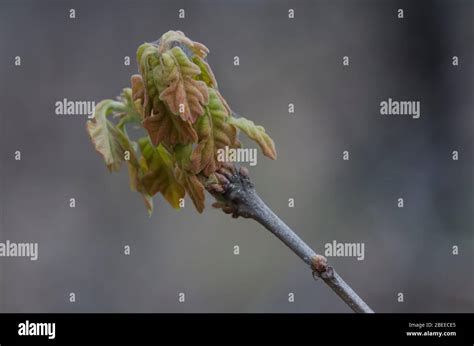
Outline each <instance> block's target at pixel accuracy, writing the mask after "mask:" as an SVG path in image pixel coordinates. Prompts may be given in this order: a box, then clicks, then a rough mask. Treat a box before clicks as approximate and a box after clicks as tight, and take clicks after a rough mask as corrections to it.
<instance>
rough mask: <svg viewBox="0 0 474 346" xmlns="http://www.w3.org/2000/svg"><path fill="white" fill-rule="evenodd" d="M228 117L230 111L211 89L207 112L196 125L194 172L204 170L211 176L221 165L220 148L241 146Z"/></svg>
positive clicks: (206, 174) (205, 173)
mask: <svg viewBox="0 0 474 346" xmlns="http://www.w3.org/2000/svg"><path fill="white" fill-rule="evenodd" d="M228 117H229V113H228V111H227V109H226V108H225V107H224V105H223V104H222V102H221V100H220V98H219V97H218V95H217V93H216V91H215V90H214V89H209V104H208V105H207V106H206V111H205V114H204V116H202V117H200V118H199V119H198V121H197V122H196V124H195V126H194V127H195V129H196V132H197V133H198V136H199V142H198V145H197V146H196V148H195V149H194V151H193V153H192V156H191V162H192V166H193V170H194V173H196V174H198V173H200V172H203V173H204V175H205V176H209V175H210V174H212V173H214V172H215V171H216V170H217V169H218V168H219V166H220V165H221V163H219V162H218V161H217V151H218V150H219V149H225V147H229V148H236V147H239V146H240V144H239V141H238V140H237V130H236V128H235V127H234V126H232V125H230V124H229V123H228V122H227V121H226V119H227V118H228Z"/></svg>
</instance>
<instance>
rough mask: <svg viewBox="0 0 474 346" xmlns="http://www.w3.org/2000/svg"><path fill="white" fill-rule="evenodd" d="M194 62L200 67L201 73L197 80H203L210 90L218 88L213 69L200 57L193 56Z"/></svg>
mask: <svg viewBox="0 0 474 346" xmlns="http://www.w3.org/2000/svg"><path fill="white" fill-rule="evenodd" d="M193 62H194V63H195V64H196V65H197V66H198V67H199V69H200V70H201V73H200V74H199V75H198V76H197V79H199V80H202V81H203V82H204V83H206V85H207V86H208V87H210V88H217V81H216V78H215V77H214V73H213V72H212V70H211V67H210V66H209V64H208V63H207V61H206V60H204V58H201V57H200V56H193Z"/></svg>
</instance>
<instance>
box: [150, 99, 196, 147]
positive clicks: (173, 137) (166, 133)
mask: <svg viewBox="0 0 474 346" xmlns="http://www.w3.org/2000/svg"><path fill="white" fill-rule="evenodd" d="M154 108H155V110H154V111H153V113H152V114H151V116H149V117H147V118H145V120H144V121H143V127H144V128H145V129H146V130H147V132H148V135H149V136H150V139H151V141H152V143H153V145H155V146H157V145H159V144H160V143H161V142H164V143H165V144H169V145H175V144H177V143H182V144H188V143H195V142H197V141H198V135H197V133H196V131H195V130H194V129H193V127H192V125H191V124H190V123H189V122H188V121H183V120H181V119H180V118H178V117H176V116H175V115H173V114H170V112H169V111H168V110H167V109H166V107H165V105H164V104H163V103H162V102H161V101H159V103H158V104H156V105H155V107H154ZM155 111H156V113H155Z"/></svg>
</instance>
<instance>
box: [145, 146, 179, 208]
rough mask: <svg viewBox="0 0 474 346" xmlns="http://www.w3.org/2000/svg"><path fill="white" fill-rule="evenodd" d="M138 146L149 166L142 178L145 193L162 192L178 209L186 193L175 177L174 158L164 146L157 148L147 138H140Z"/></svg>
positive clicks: (151, 194)
mask: <svg viewBox="0 0 474 346" xmlns="http://www.w3.org/2000/svg"><path fill="white" fill-rule="evenodd" d="M138 144H139V146H140V150H141V152H142V155H143V158H144V159H145V162H146V166H147V168H146V170H145V172H144V174H143V178H142V183H143V187H144V189H145V191H146V192H147V193H148V194H149V195H150V196H153V195H155V194H156V193H157V192H161V193H162V195H163V197H165V199H166V200H167V201H168V203H169V204H171V205H172V206H173V208H176V209H178V208H179V199H180V198H183V197H184V194H185V191H184V188H183V187H182V186H181V185H180V184H179V183H178V181H177V180H176V178H175V176H174V162H173V158H172V156H171V155H170V154H169V153H168V151H167V150H166V149H165V148H164V147H163V146H162V145H159V146H158V147H156V148H155V147H154V146H153V145H152V144H151V142H150V140H149V139H148V138H147V137H144V138H140V139H139V140H138Z"/></svg>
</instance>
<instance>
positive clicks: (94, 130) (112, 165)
mask: <svg viewBox="0 0 474 346" xmlns="http://www.w3.org/2000/svg"><path fill="white" fill-rule="evenodd" d="M123 110H124V107H123V104H122V103H120V102H117V101H113V100H104V101H101V102H99V104H97V106H96V107H95V113H94V118H93V119H92V120H89V121H87V124H86V128H87V132H88V133H89V136H90V138H91V141H92V143H93V144H94V147H95V149H96V150H97V151H98V152H99V153H100V154H101V155H102V157H103V158H104V161H105V164H106V165H107V168H108V169H109V170H110V171H118V170H119V169H120V166H121V164H122V161H123V154H124V150H123V147H122V145H121V143H120V138H119V136H120V134H119V131H118V130H117V129H116V128H115V125H114V124H113V123H112V122H111V121H110V120H108V119H107V116H108V115H110V114H111V113H112V112H114V111H115V112H122V111H123Z"/></svg>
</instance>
